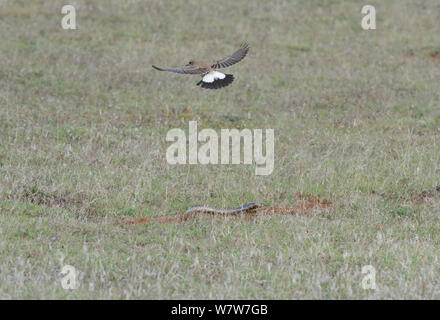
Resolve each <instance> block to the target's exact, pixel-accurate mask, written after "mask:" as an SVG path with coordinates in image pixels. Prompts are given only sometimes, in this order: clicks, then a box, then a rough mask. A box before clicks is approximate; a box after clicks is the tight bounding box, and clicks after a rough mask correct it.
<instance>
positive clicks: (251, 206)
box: [185, 202, 265, 215]
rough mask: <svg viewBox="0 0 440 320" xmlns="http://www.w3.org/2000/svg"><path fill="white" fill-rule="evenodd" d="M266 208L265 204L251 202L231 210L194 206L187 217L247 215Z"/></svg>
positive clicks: (187, 212) (187, 211)
mask: <svg viewBox="0 0 440 320" xmlns="http://www.w3.org/2000/svg"><path fill="white" fill-rule="evenodd" d="M264 206H265V204H264V202H250V203H246V204H243V205H241V206H239V207H235V208H231V209H221V208H214V207H210V206H207V205H204V206H194V207H190V208H189V209H188V210H186V212H185V215H193V214H197V213H208V214H221V215H236V214H246V213H249V212H252V211H255V210H256V209H258V208H261V207H264Z"/></svg>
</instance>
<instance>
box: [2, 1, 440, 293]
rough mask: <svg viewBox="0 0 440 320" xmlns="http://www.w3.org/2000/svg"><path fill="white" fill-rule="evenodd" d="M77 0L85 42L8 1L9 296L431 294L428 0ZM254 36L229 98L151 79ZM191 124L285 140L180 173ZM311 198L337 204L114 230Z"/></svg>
mask: <svg viewBox="0 0 440 320" xmlns="http://www.w3.org/2000/svg"><path fill="white" fill-rule="evenodd" d="M70 4H72V5H74V6H75V7H76V20H77V27H78V29H77V30H63V29H62V28H61V19H62V17H63V15H62V14H61V6H62V5H61V4H60V2H59V1H51V0H49V1H32V2H30V1H24V0H23V1H15V0H14V1H12V0H9V1H8V0H6V1H5V0H3V1H0V298H2V299H11V298H12V299H16V298H24V299H40V298H41V299H56V298H61V299H89V298H92V299H139V298H147V299H179V298H189V299H197V298H199V299H223V298H228V299H248V298H249V299H257V298H258V299H308V298H312V299H315V298H320V299H347V298H348V299H398V298H403V299H424V298H435V299H439V298H440V263H439V262H440V250H439V247H440V218H439V214H440V188H438V186H440V101H439V100H440V90H439V88H440V86H439V84H440V33H439V32H438V30H439V29H440V5H439V3H438V1H437V0H426V1H421V0H417V1H414V0H411V1H410V0H389V1H369V2H365V1H360V0H359V1H355V0H353V1H339V0H297V1H279V0H274V1H270V2H263V1H236V0H235V1H232V0H225V1H221V2H218V1H203V2H199V1H134V0H133V1H116V0H112V1H86V0H83V1H74V0H72V1H70ZM365 4H372V5H374V6H375V7H376V10H377V29H376V30H370V31H365V30H363V29H362V28H361V20H362V17H363V15H362V13H361V8H362V6H363V5H365ZM243 40H247V41H248V42H249V43H250V45H251V51H250V53H249V55H248V56H247V57H246V58H245V59H244V60H243V62H241V63H240V64H237V65H235V66H233V67H232V68H230V69H228V70H227V72H228V73H233V74H234V76H235V77H236V80H235V81H234V83H233V84H232V85H230V86H229V87H227V88H225V89H222V90H204V89H201V88H199V87H197V86H196V85H195V83H196V82H197V81H199V80H200V78H199V77H197V76H184V75H176V74H170V73H161V72H158V71H155V70H153V69H152V68H151V65H152V64H155V65H158V66H163V67H173V66H178V65H181V64H184V63H187V61H188V60H189V59H191V58H196V59H197V58H198V59H204V58H207V59H212V58H221V57H223V56H225V55H228V54H230V53H232V52H233V51H234V49H236V48H237V47H238V45H239V44H240V42H242V41H243ZM190 120H197V121H198V124H199V128H213V129H214V130H216V131H218V130H220V129H222V128H230V129H232V128H237V129H243V128H249V129H255V128H259V129H266V128H272V129H274V130H275V166H274V170H273V173H272V174H271V175H268V176H256V175H255V166H253V165H252V166H249V165H175V166H173V165H169V164H168V163H167V161H166V158H165V155H166V150H167V148H168V146H169V145H170V143H169V142H166V141H165V137H166V133H167V132H168V130H170V129H172V128H182V129H184V130H187V128H188V122H189V121H190ZM300 195H302V196H303V197H308V198H320V199H328V200H329V201H331V202H332V204H333V206H334V209H333V210H332V211H331V212H325V213H320V212H311V213H310V214H305V215H282V216H266V217H260V218H257V219H254V220H243V219H239V218H225V219H222V218H219V217H199V218H196V219H195V220H191V221H187V222H184V223H175V224H160V223H153V224H149V225H136V226H121V225H120V224H118V221H119V220H120V219H139V218H143V217H155V216H167V215H174V214H180V213H183V212H184V211H185V210H186V209H187V208H188V207H189V206H192V205H196V204H209V205H212V206H217V207H235V206H238V205H240V204H242V203H246V202H250V201H264V202H266V203H267V204H269V205H273V206H292V205H295V203H297V202H298V200H299V198H300ZM66 264H68V265H72V266H74V267H75V268H77V270H78V271H79V272H80V273H79V284H80V285H79V288H78V289H76V290H65V289H63V288H62V286H61V278H62V275H61V274H60V272H61V268H62V267H63V266H64V265H66ZM365 265H372V266H373V267H374V268H375V269H376V285H377V289H376V290H364V289H363V288H362V287H361V281H362V279H363V277H364V275H363V274H362V273H361V269H362V267H363V266H365Z"/></svg>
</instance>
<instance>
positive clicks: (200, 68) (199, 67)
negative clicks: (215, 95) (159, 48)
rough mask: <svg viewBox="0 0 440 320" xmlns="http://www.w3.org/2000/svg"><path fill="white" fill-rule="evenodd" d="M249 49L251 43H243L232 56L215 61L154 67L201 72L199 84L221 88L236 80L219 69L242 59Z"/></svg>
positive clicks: (169, 70) (162, 69) (181, 72)
mask: <svg viewBox="0 0 440 320" xmlns="http://www.w3.org/2000/svg"><path fill="white" fill-rule="evenodd" d="M248 51H249V45H248V44H247V43H243V44H242V46H241V47H240V49H238V50H237V51H235V52H234V53H233V54H231V55H230V56H227V57H225V58H223V59H220V60H214V61H195V60H191V61H190V62H189V63H188V64H187V65H185V66H183V67H180V68H159V67H156V66H154V65H153V68H154V69H156V70H159V71H168V72H175V73H180V74H199V75H201V76H202V80H200V81H199V82H198V83H197V85H198V86H201V87H202V88H207V89H219V88H223V87H226V86H228V85H229V84H231V83H232V81H234V76H233V75H232V74H224V73H221V72H219V71H217V69H221V68H227V67H230V66H231V65H233V64H236V63H237V62H239V61H241V60H242V59H243V58H244V57H245V56H246V54H247V53H248Z"/></svg>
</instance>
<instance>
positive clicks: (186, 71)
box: [152, 65, 206, 74]
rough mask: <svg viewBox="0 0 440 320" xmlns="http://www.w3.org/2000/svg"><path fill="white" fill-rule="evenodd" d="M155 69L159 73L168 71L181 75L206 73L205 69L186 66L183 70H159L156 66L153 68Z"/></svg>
mask: <svg viewBox="0 0 440 320" xmlns="http://www.w3.org/2000/svg"><path fill="white" fill-rule="evenodd" d="M152 67H153V68H154V69H156V70H159V71H168V72H174V73H180V74H203V73H205V72H206V69H205V68H199V67H193V66H188V67H187V66H185V67H181V68H159V67H156V66H154V65H153V66H152Z"/></svg>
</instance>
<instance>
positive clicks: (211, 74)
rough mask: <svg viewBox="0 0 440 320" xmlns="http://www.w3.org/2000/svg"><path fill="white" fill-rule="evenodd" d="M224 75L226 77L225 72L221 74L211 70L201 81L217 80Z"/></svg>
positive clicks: (211, 81)
mask: <svg viewBox="0 0 440 320" xmlns="http://www.w3.org/2000/svg"><path fill="white" fill-rule="evenodd" d="M225 77H226V76H225V74H223V73H221V72H218V71H211V72H209V73H207V74H205V75H204V76H203V78H202V81H203V82H206V83H213V82H214V81H215V80H217V79H220V80H222V79H224V78H225Z"/></svg>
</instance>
